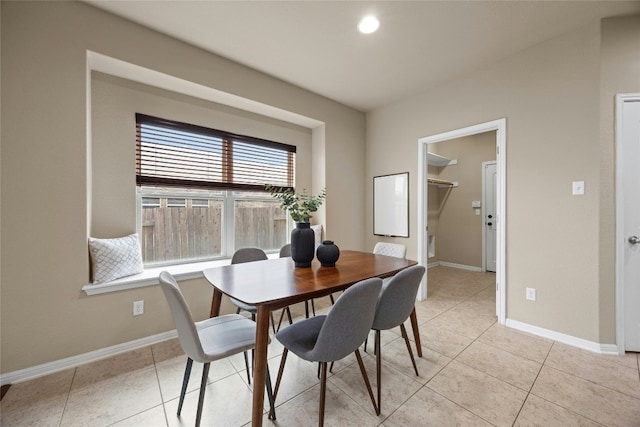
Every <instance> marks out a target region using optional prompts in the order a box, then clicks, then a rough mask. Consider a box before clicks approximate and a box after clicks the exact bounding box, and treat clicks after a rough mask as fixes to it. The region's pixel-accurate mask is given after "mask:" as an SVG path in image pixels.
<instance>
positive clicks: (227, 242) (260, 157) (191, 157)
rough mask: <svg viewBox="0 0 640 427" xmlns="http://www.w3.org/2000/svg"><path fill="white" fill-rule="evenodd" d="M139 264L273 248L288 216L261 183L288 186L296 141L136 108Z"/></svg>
mask: <svg viewBox="0 0 640 427" xmlns="http://www.w3.org/2000/svg"><path fill="white" fill-rule="evenodd" d="M136 128H137V132H136V180H137V184H138V187H139V190H138V199H139V206H140V215H139V218H140V227H139V233H140V239H141V244H142V254H143V260H144V262H145V265H158V264H170V263H184V262H190V261H201V260H205V259H215V258H221V257H228V256H230V255H231V254H232V253H233V251H234V250H235V249H236V248H241V247H248V246H255V247H260V248H262V249H264V250H265V251H277V250H279V249H280V247H282V246H283V245H284V244H285V243H286V242H287V236H288V234H289V225H290V224H289V221H288V216H287V215H286V214H285V212H283V211H282V209H280V207H279V206H280V204H279V202H278V201H277V200H275V199H273V198H272V197H271V196H270V195H269V193H267V192H265V191H264V185H265V184H267V183H269V184H271V185H274V186H278V187H283V188H293V182H294V172H295V170H294V166H295V147H294V146H290V145H285V144H281V143H277V142H272V141H265V140H261V139H257V138H252V137H245V136H241V135H234V134H230V133H227V132H223V131H219V130H214V129H207V128H203V127H199V126H195V125H189V124H185V123H179V122H174V121H169V120H165V119H159V118H155V117H150V116H145V115H142V114H136Z"/></svg>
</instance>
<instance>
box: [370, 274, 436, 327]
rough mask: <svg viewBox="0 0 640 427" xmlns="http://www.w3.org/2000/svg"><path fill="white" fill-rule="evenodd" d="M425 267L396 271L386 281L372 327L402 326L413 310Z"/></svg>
mask: <svg viewBox="0 0 640 427" xmlns="http://www.w3.org/2000/svg"><path fill="white" fill-rule="evenodd" d="M424 271H425V269H424V267H423V266H421V265H414V266H413V267H409V268H405V269H404V270H402V271H400V272H399V273H396V275H395V276H393V277H392V278H391V279H390V280H389V282H387V283H385V284H384V286H383V287H382V292H380V298H378V305H377V307H376V316H375V319H374V320H373V326H372V329H376V330H386V329H391V328H395V327H396V326H400V324H401V323H403V322H404V321H405V320H407V318H408V317H409V315H410V314H411V311H412V310H413V307H414V305H415V302H416V297H417V295H418V288H419V287H420V281H422V276H424Z"/></svg>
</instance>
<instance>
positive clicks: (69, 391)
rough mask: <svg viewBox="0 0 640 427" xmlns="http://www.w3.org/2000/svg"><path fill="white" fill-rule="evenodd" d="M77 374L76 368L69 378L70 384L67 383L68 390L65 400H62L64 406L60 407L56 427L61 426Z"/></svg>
mask: <svg viewBox="0 0 640 427" xmlns="http://www.w3.org/2000/svg"><path fill="white" fill-rule="evenodd" d="M77 373H78V368H77V367H76V368H73V376H72V377H71V382H69V390H67V398H66V399H65V400H64V405H62V414H60V422H59V423H58V427H61V426H62V420H63V419H64V413H65V412H66V411H67V404H68V403H69V398H70V397H71V389H72V388H73V382H74V381H75V380H76V375H77Z"/></svg>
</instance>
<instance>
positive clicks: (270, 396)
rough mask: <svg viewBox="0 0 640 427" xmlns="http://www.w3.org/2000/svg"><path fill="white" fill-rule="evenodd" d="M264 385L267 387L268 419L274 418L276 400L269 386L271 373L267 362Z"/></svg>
mask: <svg viewBox="0 0 640 427" xmlns="http://www.w3.org/2000/svg"><path fill="white" fill-rule="evenodd" d="M265 387H267V398H268V399H269V415H268V418H269V419H270V420H274V421H275V419H276V401H275V398H274V396H273V388H271V374H270V373H269V365H268V364H267V378H266V383H265Z"/></svg>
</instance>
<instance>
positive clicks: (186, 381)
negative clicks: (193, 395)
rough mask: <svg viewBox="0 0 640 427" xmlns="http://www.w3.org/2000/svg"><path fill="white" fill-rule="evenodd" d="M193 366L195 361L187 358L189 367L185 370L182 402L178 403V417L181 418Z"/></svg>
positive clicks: (181, 392)
mask: <svg viewBox="0 0 640 427" xmlns="http://www.w3.org/2000/svg"><path fill="white" fill-rule="evenodd" d="M192 366H193V360H192V359H191V358H190V357H187V366H186V367H185V368H184V379H183V380H182V390H181V391H180V401H179V402H178V416H180V412H182V404H183V403H184V395H185V394H186V393H187V385H189V376H190V375H191V367H192Z"/></svg>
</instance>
